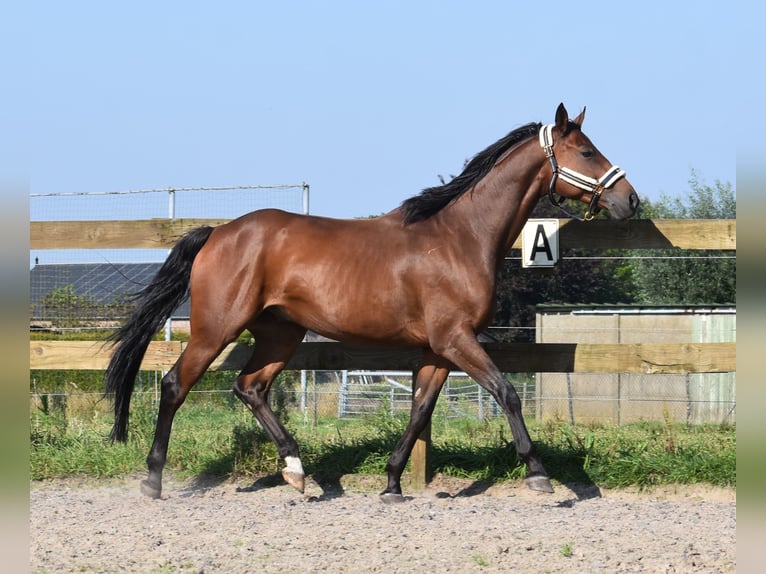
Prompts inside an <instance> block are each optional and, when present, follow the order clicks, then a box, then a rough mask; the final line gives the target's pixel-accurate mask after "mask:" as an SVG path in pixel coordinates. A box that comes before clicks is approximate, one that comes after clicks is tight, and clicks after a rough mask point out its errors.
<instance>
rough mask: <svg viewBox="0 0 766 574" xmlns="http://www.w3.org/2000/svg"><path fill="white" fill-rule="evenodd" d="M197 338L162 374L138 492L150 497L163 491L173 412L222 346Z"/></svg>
mask: <svg viewBox="0 0 766 574" xmlns="http://www.w3.org/2000/svg"><path fill="white" fill-rule="evenodd" d="M200 341H201V339H200V338H194V337H192V338H191V339H190V340H189V345H188V346H187V347H186V349H185V350H184V352H183V353H182V354H181V356H180V357H179V358H178V361H176V364H175V365H173V368H172V369H170V371H168V372H167V374H166V375H165V376H164V377H162V386H161V394H160V408H159V414H158V415H157V425H156V428H155V431H154V441H153V442H152V448H151V450H150V451H149V455H148V456H147V457H146V465H147V467H148V468H149V475H148V477H147V478H146V480H143V481H142V482H141V492H142V493H144V494H145V495H146V496H150V497H152V498H159V497H160V495H161V494H162V470H163V468H164V467H165V461H166V459H167V454H168V443H169V442H170V431H171V429H172V426H173V418H174V417H175V414H176V411H178V408H179V407H180V406H181V405H182V404H183V402H184V400H185V399H186V396H187V395H188V394H189V391H190V390H191V388H192V387H193V386H194V385H195V383H196V382H197V381H198V380H199V379H200V377H201V376H202V375H203V374H204V373H205V371H206V370H207V368H208V367H209V366H210V363H212V362H213V359H215V358H216V357H217V356H218V354H219V353H220V352H221V350H222V348H223V347H220V346H210V345H209V344H207V343H204V342H200Z"/></svg>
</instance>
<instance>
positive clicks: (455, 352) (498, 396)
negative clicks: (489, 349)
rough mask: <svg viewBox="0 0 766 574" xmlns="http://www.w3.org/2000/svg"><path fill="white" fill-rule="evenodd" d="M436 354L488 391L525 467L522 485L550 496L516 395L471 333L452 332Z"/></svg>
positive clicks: (540, 463)
mask: <svg viewBox="0 0 766 574" xmlns="http://www.w3.org/2000/svg"><path fill="white" fill-rule="evenodd" d="M438 352H439V353H440V354H441V355H442V356H444V357H445V358H447V359H449V360H450V361H452V363H454V364H455V366H456V367H457V368H458V369H460V370H462V371H465V372H466V373H468V375H469V376H470V377H471V378H472V379H473V380H474V381H476V382H477V383H478V384H479V385H481V386H482V387H484V388H485V389H487V390H488V391H489V392H490V394H491V395H492V396H493V397H494V399H495V401H497V404H499V405H500V407H501V408H502V409H503V411H504V412H505V415H506V417H507V418H508V423H509V425H510V427H511V433H512V434H513V441H514V444H515V446H516V453H517V454H518V456H519V458H520V459H521V460H522V462H524V463H525V464H526V466H527V476H526V478H525V481H524V482H525V483H526V485H527V487H528V488H530V489H532V490H538V491H540V492H553V486H552V485H551V481H550V479H549V478H548V473H547V472H546V471H545V468H544V467H543V463H542V461H541V459H540V455H539V454H538V453H537V449H536V448H535V445H534V444H533V443H532V439H531V438H530V436H529V431H527V427H526V425H525V424H524V417H523V416H522V413H521V400H520V399H519V395H518V393H517V392H516V389H514V388H513V385H512V384H511V383H510V382H508V380H507V379H506V378H505V377H504V376H503V374H502V373H501V372H500V370H499V369H498V368H497V367H496V366H495V364H494V363H493V362H492V359H490V358H489V355H487V353H486V352H485V351H484V349H483V348H482V347H481V345H480V344H479V342H478V341H477V340H476V335H475V334H474V333H473V331H471V330H468V329H464V330H460V329H454V330H452V331H451V336H450V337H449V339H448V340H447V341H446V343H445V344H444V346H443V347H440V348H439V351H438Z"/></svg>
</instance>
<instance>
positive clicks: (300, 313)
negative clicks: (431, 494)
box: [105, 104, 639, 501]
mask: <svg viewBox="0 0 766 574" xmlns="http://www.w3.org/2000/svg"><path fill="white" fill-rule="evenodd" d="M584 117H585V110H584V109H583V111H582V113H581V114H580V115H578V116H577V117H576V118H575V119H574V120H570V119H569V116H568V113H567V110H566V108H565V107H564V105H563V104H561V105H559V106H558V108H557V110H556V115H555V123H553V124H549V125H545V126H544V125H542V124H539V123H530V124H527V125H524V126H521V127H519V128H518V129H515V130H513V131H511V132H510V133H509V134H508V135H506V136H505V137H503V138H502V139H500V140H498V141H497V142H495V143H494V144H492V145H490V146H489V147H488V148H486V149H485V150H484V151H482V152H480V153H478V154H477V155H476V156H475V157H474V158H473V159H472V160H470V161H469V162H468V164H467V165H466V166H465V168H464V170H463V172H462V173H461V174H460V175H458V176H457V177H455V178H454V179H452V181H450V182H449V183H446V184H444V185H441V186H438V187H431V188H427V189H425V190H423V191H422V192H421V193H420V194H419V195H417V196H414V197H412V198H410V199H407V200H405V201H404V202H403V203H402V204H401V205H400V206H399V207H397V208H396V209H394V210H392V211H391V212H389V213H387V214H385V215H382V216H380V217H376V218H372V219H356V220H337V219H330V218H325V217H316V216H308V215H298V214H292V213H286V212H284V211H280V210H275V209H263V210H259V211H254V212H252V213H248V214H246V215H243V216H241V217H239V218H238V219H234V220H232V221H230V222H228V223H226V224H224V225H221V226H219V227H216V228H211V227H200V228H197V229H195V230H192V231H190V232H189V233H187V234H186V235H184V236H183V237H182V238H181V239H179V240H178V242H177V243H176V245H175V246H174V247H173V249H172V251H171V252H170V254H169V255H168V258H167V260H166V261H165V263H164V264H163V266H162V267H161V269H160V270H159V271H158V273H157V275H156V277H155V278H154V279H153V280H152V282H151V283H150V284H149V285H148V286H147V287H146V288H145V289H143V290H142V291H141V292H140V293H138V294H137V295H136V307H135V309H134V311H133V313H132V315H131V316H130V318H129V319H128V321H127V322H126V323H125V324H124V325H123V326H122V327H120V328H119V329H118V330H117V331H115V333H114V334H113V335H112V336H111V337H110V338H109V341H110V342H111V343H112V344H113V345H114V353H113V355H112V358H111V360H110V363H109V366H108V369H107V371H106V375H105V383H106V385H105V387H106V394H107V395H108V396H109V397H110V398H112V400H113V403H114V414H115V422H114V426H113V428H112V431H111V435H110V436H111V439H112V440H116V441H123V442H124V441H126V440H127V436H128V415H129V406H130V399H131V395H132V393H133V388H134V384H135V378H136V375H137V373H138V369H139V366H140V364H141V360H142V357H143V355H144V353H145V352H146V349H147V347H148V345H149V342H150V340H151V338H152V336H153V335H154V334H155V333H156V332H157V331H159V330H160V328H161V327H162V325H163V324H164V323H165V321H166V320H167V319H168V317H169V316H170V314H171V312H172V311H173V310H174V309H175V308H176V307H177V306H178V305H179V304H180V303H181V302H182V301H183V300H184V299H185V298H186V297H188V296H190V297H191V317H190V320H191V333H190V338H189V342H188V345H187V346H186V348H185V349H184V351H183V353H182V354H181V356H180V357H179V358H178V360H177V361H176V363H175V365H174V366H173V367H172V368H171V369H170V371H169V372H168V373H167V374H166V375H165V376H164V377H163V378H162V383H161V398H160V405H159V413H158V418H157V423H156V429H155V433H154V440H153V443H152V446H151V450H150V452H149V454H148V456H147V466H148V470H149V472H148V476H147V478H146V479H145V480H143V481H142V483H141V491H142V492H143V493H144V494H145V495H147V496H149V497H152V498H159V497H160V495H161V493H162V471H163V467H164V466H165V460H166V456H167V450H168V443H169V440H170V432H171V427H172V423H173V417H174V415H175V413H176V411H177V410H178V408H179V407H180V406H181V404H182V403H183V402H184V399H185V398H186V396H187V394H188V393H189V390H190V389H191V388H192V387H193V386H194V384H195V383H196V382H197V381H198V380H199V378H200V377H201V376H202V375H203V374H204V373H205V371H206V370H207V368H208V367H209V366H210V364H211V363H212V361H213V360H214V359H215V358H216V357H217V356H218V354H219V353H221V351H222V350H223V349H224V347H225V346H226V345H227V344H229V343H231V342H232V341H234V340H235V339H236V338H237V337H238V336H239V335H240V334H241V333H242V332H244V331H245V330H248V331H250V333H252V335H253V337H254V339H255V345H254V350H253V353H252V356H251V357H250V358H249V360H248V362H247V364H246V365H245V367H244V368H243V369H242V372H241V373H240V374H239V375H238V377H237V379H236V381H235V383H234V385H233V391H234V393H235V394H236V396H237V397H239V399H241V400H242V402H243V403H244V404H245V405H246V406H247V407H248V408H249V409H250V410H251V411H252V413H253V415H254V416H255V418H256V419H257V420H258V422H259V423H260V424H261V426H262V427H263V428H264V429H265V431H266V432H267V433H268V435H269V437H270V438H271V440H273V442H274V443H275V445H276V447H277V450H278V452H279V455H280V457H281V458H282V459H283V460H284V461H285V465H286V466H285V468H284V470H283V472H282V474H283V477H284V479H285V481H286V482H287V483H288V484H290V485H291V486H293V487H294V488H296V489H297V490H298V491H300V492H303V490H304V479H305V473H304V469H303V465H302V463H301V459H300V453H299V450H298V444H297V443H296V441H295V439H294V438H293V437H292V436H291V435H290V433H289V432H288V431H287V429H285V427H284V426H283V425H282V423H281V422H280V421H279V419H278V418H277V417H276V416H275V414H274V412H273V411H272V410H271V408H270V407H269V403H268V394H269V388H270V387H271V384H272V382H273V381H274V379H275V377H276V376H277V375H278V374H279V372H280V371H281V370H282V369H283V368H284V367H285V365H286V364H287V362H288V360H289V359H290V357H291V356H292V354H293V353H294V352H295V350H296V349H297V347H298V345H299V344H300V343H301V341H302V340H303V337H304V335H305V334H306V332H307V330H309V329H310V330H312V331H314V332H315V333H319V334H320V335H324V336H325V337H328V338H330V339H335V340H337V341H343V342H348V343H355V344H371V345H383V346H392V347H415V348H421V349H422V350H423V359H422V363H421V365H420V367H419V370H418V371H417V373H416V376H415V380H414V383H413V386H414V388H413V400H412V408H411V413H410V420H409V423H408V425H407V427H406V429H405V432H404V434H403V435H402V437H401V439H400V440H399V441H398V443H397V445H396V447H395V448H394V451H393V453H392V454H391V457H390V459H389V461H388V464H387V466H386V472H387V477H388V479H387V486H386V488H385V490H384V491H383V492H382V493H381V497H382V498H383V500H386V501H396V500H401V499H403V497H402V489H401V482H400V481H401V475H402V472H403V470H404V467H405V464H406V462H407V459H408V458H409V456H410V453H411V451H412V448H413V445H414V443H415V441H416V439H417V437H418V436H419V435H420V433H421V432H422V431H423V429H424V428H425V427H426V425H427V423H428V422H429V420H430V418H431V414H432V413H433V410H434V406H435V404H436V399H437V397H438V395H439V392H440V391H441V388H442V385H443V384H444V381H445V379H446V377H447V375H448V373H449V372H450V370H451V369H455V368H457V369H458V370H460V371H464V372H466V373H468V375H470V376H471V378H472V379H473V380H475V381H476V382H477V383H478V384H479V385H481V386H482V387H483V388H485V389H487V391H489V393H490V394H491V395H492V396H493V397H494V398H495V400H496V401H497V403H498V405H500V407H501V408H502V409H503V412H504V413H505V415H506V417H507V419H508V422H509V425H510V428H511V432H512V434H513V440H514V443H515V447H516V452H517V454H518V457H519V459H520V460H521V461H522V462H524V463H525V464H526V466H527V474H526V478H525V483H526V485H527V486H528V487H529V488H531V489H533V490H538V491H542V492H553V487H552V485H551V482H550V479H549V477H548V474H547V472H546V471H545V468H544V467H543V464H542V462H541V459H540V456H539V454H538V452H537V450H536V449H535V446H534V444H533V443H532V440H531V439H530V436H529V432H528V431H527V428H526V426H525V424H524V420H523V418H522V414H521V403H520V401H519V397H518V395H517V393H516V391H515V390H514V388H513V386H512V385H511V384H510V383H509V382H508V381H507V380H506V378H505V377H504V376H503V374H502V373H501V372H500V371H499V370H498V368H497V367H496V366H495V365H494V364H493V362H492V361H491V359H490V358H489V357H488V355H487V353H486V352H485V351H484V349H483V348H482V347H481V345H480V344H479V343H478V340H477V334H478V333H480V332H482V331H483V330H484V329H485V328H486V327H488V326H489V324H490V321H491V320H492V318H493V312H494V299H495V281H496V275H497V273H498V271H499V269H500V267H501V265H502V264H503V261H504V257H505V255H506V254H507V253H508V251H509V250H510V249H511V246H512V244H513V242H514V240H515V239H516V237H517V236H518V234H519V233H520V231H521V229H522V227H523V225H524V223H525V222H526V220H527V219H528V217H529V214H530V212H531V211H532V208H533V207H534V206H535V204H536V203H537V201H538V199H539V198H540V197H542V196H544V195H545V194H546V193H547V194H548V195H549V197H550V199H551V201H553V202H554V203H556V204H557V205H561V203H562V202H563V201H564V199H575V200H580V201H582V202H584V203H586V204H587V205H588V208H587V212H586V214H585V218H584V219H586V220H587V219H591V218H592V217H593V216H594V215H595V214H596V213H597V212H598V211H599V210H600V209H602V208H604V209H606V210H608V211H609V212H610V215H611V217H612V218H614V219H625V218H627V217H630V216H632V215H633V214H634V213H635V212H636V209H637V207H638V204H639V199H638V196H637V195H636V192H635V190H634V189H633V186H632V185H630V183H628V181H627V179H626V178H625V172H624V171H622V170H621V169H620V168H618V167H617V166H613V165H611V164H610V162H609V161H608V160H607V159H606V158H605V157H604V156H603V155H602V154H601V153H600V152H599V151H598V150H597V149H596V147H595V146H594V145H593V143H592V142H591V141H590V139H589V138H588V137H587V136H586V135H585V134H584V133H583V132H582V130H581V126H582V123H583V119H584Z"/></svg>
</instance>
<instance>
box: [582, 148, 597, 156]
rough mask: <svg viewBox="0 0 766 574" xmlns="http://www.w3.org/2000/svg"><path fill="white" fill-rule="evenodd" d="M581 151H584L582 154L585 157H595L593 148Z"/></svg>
mask: <svg viewBox="0 0 766 574" xmlns="http://www.w3.org/2000/svg"><path fill="white" fill-rule="evenodd" d="M580 153H582V156H583V157H584V158H592V157H593V155H594V154H593V150H592V149H584V150H582V152H580Z"/></svg>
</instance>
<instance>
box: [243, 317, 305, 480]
mask: <svg viewBox="0 0 766 574" xmlns="http://www.w3.org/2000/svg"><path fill="white" fill-rule="evenodd" d="M251 331H252V333H253V335H254V336H255V349H254V350H253V354H252V356H251V357H250V360H249V361H248V363H247V365H246V366H245V368H244V369H243V370H242V372H241V373H240V375H239V376H238V377H237V380H236V382H235V383H234V388H233V390H234V393H235V394H236V395H237V397H239V399H240V400H241V401H242V402H243V403H245V405H246V406H247V407H248V408H249V409H250V410H251V411H252V413H253V415H254V416H255V418H256V420H257V421H258V422H259V423H260V425H261V426H262V427H263V429H264V430H265V431H266V433H267V434H268V435H269V437H270V438H271V440H272V441H273V442H274V444H275V445H276V447H277V452H279V456H281V457H282V458H283V459H284V460H285V463H286V467H285V468H284V470H283V471H282V476H283V477H284V479H285V481H286V482H287V483H288V484H289V485H290V486H292V487H293V488H295V489H297V490H298V491H300V492H303V490H304V486H305V481H304V479H305V473H304V470H303V465H302V463H301V459H300V453H299V452H298V443H297V442H295V439H294V438H293V437H292V435H290V433H289V432H288V431H287V429H285V427H284V426H283V425H282V423H281V422H280V421H279V419H278V418H277V416H276V415H275V414H274V411H272V410H271V407H270V406H269V402H268V397H269V389H270V388H271V384H272V383H273V382H274V379H275V378H276V377H277V375H278V374H279V373H280V372H281V371H282V369H284V368H285V365H286V364H287V361H289V360H290V357H291V356H292V355H293V353H295V350H296V349H297V348H298V345H299V344H300V342H301V340H303V336H304V335H305V334H306V329H304V328H303V327H301V326H299V325H296V324H295V323H290V322H287V321H281V320H278V319H276V318H274V317H271V316H269V314H268V313H266V314H265V315H262V316H261V317H259V318H258V322H257V323H256V325H255V326H254V327H253V329H251Z"/></svg>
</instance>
